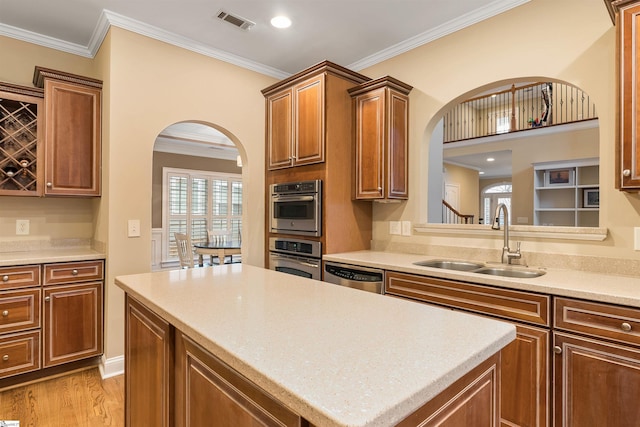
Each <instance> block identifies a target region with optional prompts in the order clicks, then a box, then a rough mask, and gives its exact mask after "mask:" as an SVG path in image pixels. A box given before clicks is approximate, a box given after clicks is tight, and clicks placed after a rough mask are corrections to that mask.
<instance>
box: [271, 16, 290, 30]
mask: <svg viewBox="0 0 640 427" xmlns="http://www.w3.org/2000/svg"><path fill="white" fill-rule="evenodd" d="M271 25H273V26H274V27H276V28H289V27H290V26H291V19H289V18H287V17H286V16H276V17H274V18H272V19H271Z"/></svg>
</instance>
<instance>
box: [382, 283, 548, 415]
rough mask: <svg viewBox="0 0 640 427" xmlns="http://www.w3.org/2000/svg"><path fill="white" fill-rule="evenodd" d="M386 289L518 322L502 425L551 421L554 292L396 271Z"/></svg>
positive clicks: (505, 377)
mask: <svg viewBox="0 0 640 427" xmlns="http://www.w3.org/2000/svg"><path fill="white" fill-rule="evenodd" d="M385 292H386V293H387V294H389V295H395V296H402V297H405V298H412V299H416V300H419V301H423V302H426V303H433V304H437V305H440V306H446V307H450V308H456V309H462V310H467V311H473V312H475V313H479V314H483V315H487V316H491V317H494V318H502V319H509V320H510V321H513V323H514V325H515V326H516V339H515V341H513V342H512V343H510V344H509V345H508V346H506V347H505V348H504V349H502V351H501V354H502V357H501V362H500V367H501V371H502V375H501V378H500V382H499V384H500V396H501V397H500V398H501V405H500V407H501V408H500V425H501V426H503V427H515V426H519V427H546V426H549V423H550V410H551V407H550V403H549V401H550V375H551V374H550V372H551V371H550V367H549V340H550V335H551V332H550V329H549V317H550V316H549V307H550V305H551V303H550V297H549V296H546V295H540V294H534V293H529V292H521V291H514V290H509V289H499V288H493V287H489V286H485V285H478V284H472V283H462V282H457V281H452V280H444V279H437V278H432V277H426V276H418V275H413V274H405V273H397V272H392V271H387V272H385ZM522 321H527V322H531V323H534V324H536V325H540V327H534V326H530V325H527V324H525V323H522ZM545 326H547V327H545ZM461 425H463V424H461Z"/></svg>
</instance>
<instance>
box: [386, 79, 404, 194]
mask: <svg viewBox="0 0 640 427" xmlns="http://www.w3.org/2000/svg"><path fill="white" fill-rule="evenodd" d="M388 119H389V130H388V132H389V135H388V136H387V138H388V141H389V143H388V147H387V149H388V153H387V157H388V159H389V164H388V165H387V166H386V168H387V170H388V172H387V179H388V182H387V197H388V198H390V199H406V198H407V197H409V171H408V163H409V162H408V156H409V135H408V131H409V98H408V97H407V96H405V95H402V94H400V93H398V92H395V91H393V90H390V91H389V113H388Z"/></svg>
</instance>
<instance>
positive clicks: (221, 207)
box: [163, 168, 242, 261]
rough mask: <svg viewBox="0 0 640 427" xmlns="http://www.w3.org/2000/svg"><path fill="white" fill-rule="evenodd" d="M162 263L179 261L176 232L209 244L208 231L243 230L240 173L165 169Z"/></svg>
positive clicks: (197, 241)
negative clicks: (163, 249)
mask: <svg viewBox="0 0 640 427" xmlns="http://www.w3.org/2000/svg"><path fill="white" fill-rule="evenodd" d="M163 187H164V193H163V229H164V230H165V233H164V242H163V246H164V248H165V251H163V253H164V259H163V261H174V260H177V259H178V252H177V248H176V241H175V236H174V233H186V234H188V235H189V236H191V241H192V242H193V243H200V242H206V241H207V230H230V231H231V232H232V233H233V235H234V236H238V237H239V236H240V233H241V229H242V177H241V176H240V175H238V174H228V173H217V172H207V171H195V170H188V169H175V168H163Z"/></svg>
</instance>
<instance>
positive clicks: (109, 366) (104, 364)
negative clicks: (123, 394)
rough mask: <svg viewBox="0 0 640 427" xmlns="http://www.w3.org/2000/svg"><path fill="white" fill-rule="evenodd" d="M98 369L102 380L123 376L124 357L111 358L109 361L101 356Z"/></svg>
mask: <svg viewBox="0 0 640 427" xmlns="http://www.w3.org/2000/svg"><path fill="white" fill-rule="evenodd" d="M98 369H100V376H101V377H102V379H103V380H104V379H106V378H111V377H115V376H116V375H122V374H124V356H117V357H112V358H110V359H106V358H105V357H104V356H102V359H101V360H100V365H99V366H98Z"/></svg>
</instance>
